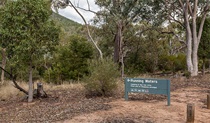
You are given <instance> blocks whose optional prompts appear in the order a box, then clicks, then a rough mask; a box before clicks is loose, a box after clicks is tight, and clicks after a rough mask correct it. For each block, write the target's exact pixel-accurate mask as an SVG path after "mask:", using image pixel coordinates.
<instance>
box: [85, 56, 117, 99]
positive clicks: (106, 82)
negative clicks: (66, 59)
mask: <svg viewBox="0 0 210 123" xmlns="http://www.w3.org/2000/svg"><path fill="white" fill-rule="evenodd" d="M89 72H90V75H89V76H87V77H85V79H84V82H86V84H85V88H86V90H87V93H88V95H90V96H110V95H111V94H112V93H113V91H114V90H115V89H116V87H117V84H116V79H117V77H119V75H120V74H119V71H118V66H117V65H116V64H115V63H114V62H113V61H112V60H111V59H103V60H92V61H90V62H89Z"/></svg>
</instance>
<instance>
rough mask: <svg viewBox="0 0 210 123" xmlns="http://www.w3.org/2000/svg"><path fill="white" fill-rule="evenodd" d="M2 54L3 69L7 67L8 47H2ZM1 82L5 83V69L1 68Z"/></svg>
mask: <svg viewBox="0 0 210 123" xmlns="http://www.w3.org/2000/svg"><path fill="white" fill-rule="evenodd" d="M1 55H2V64H1V67H2V68H3V69H5V67H6V48H2V51H1ZM1 84H4V70H1Z"/></svg>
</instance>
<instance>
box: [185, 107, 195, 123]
mask: <svg viewBox="0 0 210 123" xmlns="http://www.w3.org/2000/svg"><path fill="white" fill-rule="evenodd" d="M194 121H195V105H194V104H187V123H194Z"/></svg>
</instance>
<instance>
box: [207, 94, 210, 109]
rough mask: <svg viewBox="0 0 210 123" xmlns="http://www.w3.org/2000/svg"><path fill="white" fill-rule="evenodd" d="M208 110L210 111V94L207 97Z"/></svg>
mask: <svg viewBox="0 0 210 123" xmlns="http://www.w3.org/2000/svg"><path fill="white" fill-rule="evenodd" d="M207 109H210V94H208V95H207Z"/></svg>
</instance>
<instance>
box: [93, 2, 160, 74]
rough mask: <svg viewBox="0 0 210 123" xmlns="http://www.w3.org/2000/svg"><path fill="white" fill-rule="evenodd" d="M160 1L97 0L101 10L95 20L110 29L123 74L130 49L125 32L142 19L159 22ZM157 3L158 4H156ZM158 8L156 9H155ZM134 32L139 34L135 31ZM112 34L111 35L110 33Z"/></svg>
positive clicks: (115, 53)
mask: <svg viewBox="0 0 210 123" xmlns="http://www.w3.org/2000/svg"><path fill="white" fill-rule="evenodd" d="M157 3H159V2H158V1H148V0H106V1H104V0H96V4H97V5H99V7H100V8H101V10H100V11H99V12H97V14H96V15H97V17H96V19H95V20H94V21H95V22H96V23H97V24H98V25H101V26H100V28H101V29H102V30H105V28H106V30H107V29H108V30H109V31H110V32H111V38H112V40H113V42H114V44H113V46H114V53H113V55H114V61H115V62H117V63H119V65H120V67H121V72H122V73H121V75H122V77H123V74H124V57H125V55H126V52H127V51H128V49H126V44H125V41H124V40H125V39H124V38H125V34H126V33H127V31H128V30H129V29H130V28H133V25H135V24H140V23H139V22H140V21H142V20H147V22H148V23H153V24H155V23H157V22H156V21H155V20H156V18H157V17H158V16H159V14H156V13H158V12H159V10H160V6H162V4H157ZM155 5H157V6H155ZM154 10H156V11H154ZM133 34H138V32H137V31H136V32H135V31H134V32H133ZM109 36H110V35H109Z"/></svg>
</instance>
